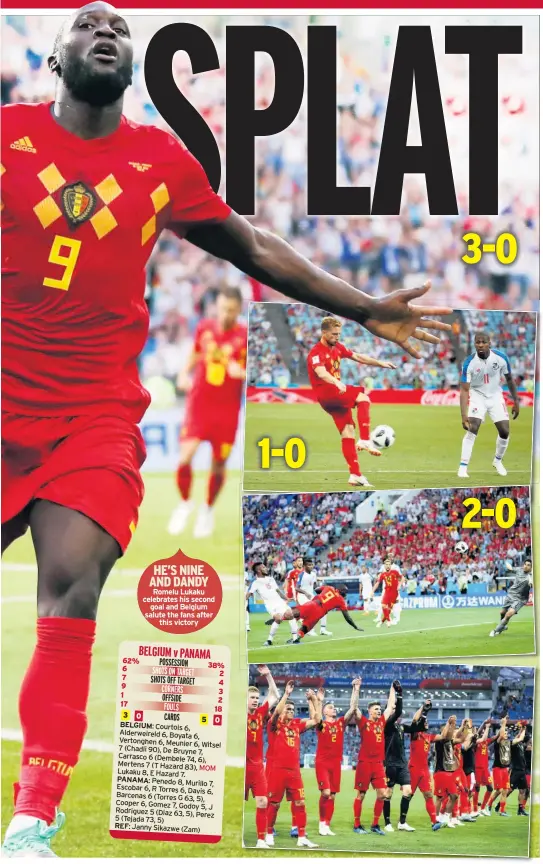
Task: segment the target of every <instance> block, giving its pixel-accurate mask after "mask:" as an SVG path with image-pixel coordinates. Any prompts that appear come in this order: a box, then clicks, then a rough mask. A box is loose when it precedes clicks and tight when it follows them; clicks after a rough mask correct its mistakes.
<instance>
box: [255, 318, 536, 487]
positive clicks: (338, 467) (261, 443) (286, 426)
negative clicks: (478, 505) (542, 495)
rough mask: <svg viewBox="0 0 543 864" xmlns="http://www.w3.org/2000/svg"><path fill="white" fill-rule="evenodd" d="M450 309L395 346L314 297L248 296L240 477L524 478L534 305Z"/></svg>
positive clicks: (287, 482) (375, 481) (462, 481)
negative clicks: (307, 302) (527, 308)
mask: <svg viewBox="0 0 543 864" xmlns="http://www.w3.org/2000/svg"><path fill="white" fill-rule="evenodd" d="M444 320H445V321H446V322H447V323H449V324H450V325H451V329H450V330H448V331H443V332H441V333H439V334H438V335H437V336H431V339H430V340H428V339H425V340H421V341H420V342H418V343H416V342H415V343H414V345H413V344H408V343H406V344H405V346H404V347H403V348H402V346H401V344H398V343H401V339H399V338H394V339H393V341H386V342H385V341H384V340H383V339H381V338H376V337H375V336H373V335H372V333H371V332H370V331H369V330H368V329H364V328H363V327H362V326H360V325H359V324H354V323H353V322H351V321H346V320H344V319H342V318H339V317H337V316H335V315H328V314H326V313H325V312H323V311H321V310H319V309H316V308H314V307H312V306H304V305H301V304H293V305H288V304H282V303H253V304H251V309H250V314H249V350H248V370H247V411H246V428H245V470H244V488H245V489H246V490H248V491H262V492H265V491H272V490H273V491H279V490H284V491H288V492H313V491H323V490H324V491H339V490H347V489H349V488H377V489H397V488H402V489H408V488H411V489H421V488H437V487H448V486H452V485H455V486H469V485H479V486H490V485H491V484H492V483H496V480H497V478H498V477H509V482H512V483H516V484H525V483H529V482H530V477H531V461H532V459H531V453H532V446H531V443H532V425H533V404H534V375H535V338H536V315H535V314H533V313H529V312H498V311H495V312H487V311H484V312H478V311H477V312H476V311H460V312H454V313H453V314H452V315H450V316H446V317H445V319H444ZM422 323H424V322H422ZM421 326H422V325H421ZM438 337H439V338H438ZM415 339H416V334H415ZM411 342H413V340H411ZM414 354H415V355H417V356H414Z"/></svg>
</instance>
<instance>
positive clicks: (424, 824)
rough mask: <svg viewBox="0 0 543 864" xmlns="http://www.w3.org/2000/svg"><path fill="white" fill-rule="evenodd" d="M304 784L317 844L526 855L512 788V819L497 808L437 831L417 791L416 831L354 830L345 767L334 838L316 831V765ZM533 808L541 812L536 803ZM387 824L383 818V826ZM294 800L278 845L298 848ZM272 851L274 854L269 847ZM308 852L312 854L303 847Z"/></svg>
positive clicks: (247, 833) (249, 829) (395, 805)
mask: <svg viewBox="0 0 543 864" xmlns="http://www.w3.org/2000/svg"><path fill="white" fill-rule="evenodd" d="M302 775H303V777H304V785H305V795H306V804H307V814H308V819H307V836H308V837H309V839H310V840H312V841H313V842H314V843H318V844H319V849H322V850H323V851H324V850H326V851H328V850H332V849H334V850H343V851H345V852H356V853H358V855H360V854H361V853H362V854H367V853H373V852H374V851H375V852H383V853H384V854H388V855H390V854H391V853H396V854H400V855H405V856H409V855H414V856H416V855H420V854H429V855H451V854H454V855H461V856H465V857H466V858H472V857H475V856H477V855H492V856H495V855H496V850H497V849H499V854H500V856H501V857H506V856H527V855H528V827H529V826H528V822H529V820H528V819H526V817H520V816H517V815H516V809H517V808H516V801H517V793H516V792H514V793H513V795H512V796H511V797H510V798H509V804H508V810H509V812H510V813H511V814H512V815H511V818H510V819H505V818H503V817H500V816H498V815H497V814H495V813H493V815H492V816H491V817H490V818H484V817H480V818H479V819H477V822H475V823H474V824H466V825H464V826H463V827H461V828H455V829H450V828H442V829H441V830H440V831H436V832H433V831H432V830H431V827H430V819H429V816H428V814H427V813H426V809H425V807H424V799H423V797H422V795H421V793H420V792H417V793H416V794H415V796H414V798H413V800H412V801H411V806H410V808H409V814H408V822H409V824H410V825H411V826H412V827H413V828H415V829H416V830H415V831H414V832H413V833H412V834H409V833H407V832H402V833H400V832H398V831H397V830H396V831H394V833H393V834H386V836H385V837H380V836H379V835H375V834H354V833H353V830H352V825H353V809H352V805H353V798H354V791H353V788H352V787H353V784H354V772H352V773H351V772H343V776H342V791H341V792H340V793H339V795H338V796H337V797H336V809H335V814H334V819H333V822H332V831H334V833H335V835H336V836H335V837H320V836H319V833H318V799H319V792H318V789H317V784H316V781H315V773H314V771H313V770H310V769H307V770H303V771H302ZM399 799H400V794H399V790H398V789H397V788H396V789H395V790H394V797H393V799H392V812H391V821H392V825H393V827H394V828H396V825H397V823H398V818H399V809H400V803H399ZM374 800H375V796H374V794H373V792H372V791H370V792H368V794H367V795H366V801H365V803H364V810H363V818H362V823H363V824H364V825H365V826H366V828H369V826H370V824H371V817H372V816H373V803H374ZM254 809H255V805H254V801H252V800H250V801H249V802H248V803H247V805H246V807H245V819H244V840H245V844H246V846H254V844H255V842H256V831H255V820H254ZM534 810H537V811H539V808H538V807H534ZM532 820H533V823H534V824H532V837H534V839H535V838H537V834H538V823H539V813H538V812H537V814H534V815H533V816H532ZM383 825H384V822H383V819H382V818H381V827H382V826H383ZM290 827H291V819H290V805H288V804H286V803H285V802H283V804H282V805H281V809H280V810H279V816H278V819H277V823H276V830H277V835H276V838H275V844H276V845H275V848H282V849H290V850H293V851H294V850H295V848H296V840H294V839H291V837H290ZM269 854H270V855H275V850H274V852H270V853H269ZM305 854H306V855H307V854H311V853H308V852H305Z"/></svg>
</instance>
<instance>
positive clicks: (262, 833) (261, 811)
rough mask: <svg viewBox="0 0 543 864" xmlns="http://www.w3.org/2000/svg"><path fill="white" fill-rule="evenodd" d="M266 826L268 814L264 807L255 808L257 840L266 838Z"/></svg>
mask: <svg viewBox="0 0 543 864" xmlns="http://www.w3.org/2000/svg"><path fill="white" fill-rule="evenodd" d="M267 826H268V813H267V808H266V807H257V808H256V835H257V837H258V839H259V840H264V839H265V837H266V833H267V831H266V829H267Z"/></svg>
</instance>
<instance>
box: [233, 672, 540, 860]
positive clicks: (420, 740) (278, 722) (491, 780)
mask: <svg viewBox="0 0 543 864" xmlns="http://www.w3.org/2000/svg"><path fill="white" fill-rule="evenodd" d="M258 671H259V673H260V674H261V675H265V676H266V678H267V681H268V694H267V697H266V699H265V701H264V702H263V703H262V705H259V699H260V697H259V690H258V688H257V687H254V686H251V687H249V691H248V703H247V705H248V708H247V762H246V775H245V798H246V800H247V798H248V795H249V792H250V791H252V793H253V796H254V797H255V799H256V830H257V844H256V845H257V848H262V849H265V848H269V847H272V846H274V843H275V840H274V826H275V821H276V819H277V814H278V811H279V807H280V805H281V802H282V800H283V797H284V796H286V799H287V801H289V802H290V804H291V812H292V821H293V830H292V831H291V836H297V837H298V846H300V847H307V848H315V844H314V843H312V841H310V840H309V839H308V837H307V835H306V823H307V813H306V808H305V792H304V784H303V779H302V775H301V771H300V736H301V735H302V734H304V733H305V732H307V731H308V730H309V729H312V728H314V729H315V730H316V732H317V750H316V756H315V772H316V779H317V785H318V787H319V790H320V793H321V794H320V800H319V834H320V835H321V836H334V832H333V831H332V830H331V827H330V825H331V822H332V817H333V814H334V808H335V797H336V795H337V794H338V793H339V791H340V788H341V776H342V769H341V766H342V761H343V744H344V736H345V729H346V727H347V726H348V725H349V723H351V722H352V721H353V720H354V721H355V723H356V725H357V727H358V731H359V734H360V749H359V753H358V761H357V766H356V772H355V782H354V788H355V799H354V803H353V811H354V824H353V831H354V832H355V833H357V834H367V833H373V834H378V835H379V834H380V835H383V834H384V831H387V832H393V831H394V828H393V827H392V824H391V818H390V814H391V799H392V795H393V790H394V787H395V786H396V785H397V786H399V787H400V791H401V801H400V815H399V821H398V826H397V827H398V830H400V831H409V832H412V831H414V830H416V829H414V828H413V827H411V826H410V825H409V824H408V822H407V814H408V811H409V804H410V801H411V799H412V797H413V795H414V794H415V792H416V791H417V789H419V790H420V792H421V794H422V795H423V797H424V800H425V806H426V810H427V813H428V816H429V819H430V823H431V828H432V830H433V831H438V830H439V829H440V828H443V827H448V828H456V827H457V826H461V825H463V824H464V823H469V822H475V821H476V818H477V817H478V816H490V815H491V810H490V807H491V806H492V804H493V803H494V802H496V801H498V804H497V809H498V812H499V813H500V814H501V815H508V814H507V813H506V812H505V806H506V800H507V796H508V795H509V794H510V793H511V791H513V790H514V789H518V790H519V801H518V814H519V815H527V814H526V810H525V804H526V800H527V796H528V781H527V774H526V761H525V744H524V740H525V734H526V728H525V726H522V724H518V725H517V727H516V729H515V732H516V734H515V737H513V739H512V740H511V739H510V738H509V736H508V732H507V717H505V718H504V719H503V720H502V721H501V725H500V728H499V730H498V733H497V734H496V735H495V736H493V737H491V738H489V737H488V733H489V728H490V722H491V721H486V722H485V723H484V724H483V725H482V726H481V727H480V728H479V729H478V730H476V729H475V728H474V727H473V723H472V721H471V720H470V719H466V720H464V721H463V722H462V724H461V725H460V726H457V720H456V717H455V716H451V717H449V719H448V721H447V723H446V724H445V725H444V726H443V727H442V729H441V732H440V733H439V734H437V735H435V734H430V733H429V732H428V713H429V711H430V709H431V707H432V703H431V702H430V700H426V701H425V702H424V703H423V704H422V705H421V707H420V708H419V709H418V710H417V711H416V712H415V714H414V716H413V718H412V720H411V722H409V723H407V724H406V723H401V722H400V718H401V715H402V712H403V696H402V687H401V684H400V682H399V681H394V682H393V684H392V685H391V687H390V691H389V696H388V701H387V704H386V707H385V709H384V711H383V710H382V708H381V705H380V704H379V702H375V701H374V702H370V703H369V705H368V716H367V717H366V716H364V715H363V714H362V712H361V710H360V708H359V698H360V686H361V679H360V678H355V679H354V681H353V684H352V693H351V700H350V705H349V708H348V710H347V712H346V713H345V714H344V715H343V716H339V715H338V712H337V708H336V706H335V705H334V703H333V702H332V701H328V702H326V701H325V691H324V689H323V688H321V689H319V690H318V691H317V693H315V692H314V691H313V690H308V691H307V693H306V696H307V700H308V708H309V718H308V719H299V718H295V716H294V715H295V705H294V702H293V701H292V700H291V699H290V696H291V695H292V693H293V691H294V688H295V684H294V682H293V681H288V682H287V684H286V686H285V691H284V693H283V696H282V698H281V699H279V692H278V690H277V687H276V685H275V682H274V680H273V677H272V676H271V674H270V671H269V669H268V667H267V666H259V667H258ZM274 706H275V708H274ZM272 709H273V710H272ZM264 727H266V731H267V738H268V748H267V752H266V764H265V765H264ZM406 734H408V735H409V737H410V745H411V746H410V754H409V762H408V761H407V758H406V755H405V746H404V736H405V735H406ZM492 743H493V744H494V768H493V772H492V776H491V774H490V769H489V747H490V745H491V744H492ZM432 744H434V745H435V772H434V775H433V777H432V774H431V772H430V768H429V764H428V757H429V755H430V749H431V745H432ZM370 785H371V786H372V787H373V789H375V793H376V799H375V803H374V809H373V820H372V824H371V827H370V829H369V832H368V830H366V828H364V826H363V825H362V821H361V819H362V811H363V804H364V798H365V796H366V792H367V791H368V789H369V787H370ZM483 785H484V786H486V793H485V796H484V799H483V801H482V804H481V807H480V809H479V793H480V790H481V786H483ZM434 796H435V799H434ZM498 799H499V800H498ZM381 815H383V816H384V821H385V828H384V831H383V829H382V828H381V827H380V825H379V820H380V817H381Z"/></svg>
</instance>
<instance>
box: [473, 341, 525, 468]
mask: <svg viewBox="0 0 543 864" xmlns="http://www.w3.org/2000/svg"><path fill="white" fill-rule="evenodd" d="M502 377H504V378H505V381H506V383H507V386H508V388H509V392H510V393H511V398H512V399H513V408H512V412H511V413H512V415H513V420H516V419H517V417H518V415H519V412H520V403H519V399H518V395H517V388H516V385H515V382H514V380H513V374H512V372H511V364H510V363H509V358H508V357H507V354H504V353H503V352H502V351H496V350H492V349H491V347H490V336H489V335H488V333H477V335H476V336H475V352H474V353H473V354H470V355H469V356H468V357H466V359H465V360H464V365H463V366H462V376H461V379H460V414H461V416H462V426H463V427H464V429H465V430H466V434H465V435H464V438H463V440H462V453H461V456H460V467H459V469H458V476H459V477H462V478H464V479H466V478H467V477H469V474H468V465H469V462H470V459H471V453H472V450H473V445H474V444H475V438H476V437H477V433H478V431H479V426H480V425H481V423H482V422H483V420H484V419H485V417H486V415H487V414H488V416H489V417H490V419H491V420H492V422H493V423H494V425H495V427H496V429H497V430H498V437H497V439H496V452H495V454H494V461H493V463H492V465H493V466H494V468H495V469H496V471H497V472H498V474H500V475H501V476H502V477H505V476H506V475H507V471H506V470H505V468H504V465H503V462H502V459H503V457H504V455H505V451H506V450H507V445H508V444H509V414H508V413H507V405H506V404H505V398H504V395H503V391H502V385H501V381H502Z"/></svg>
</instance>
